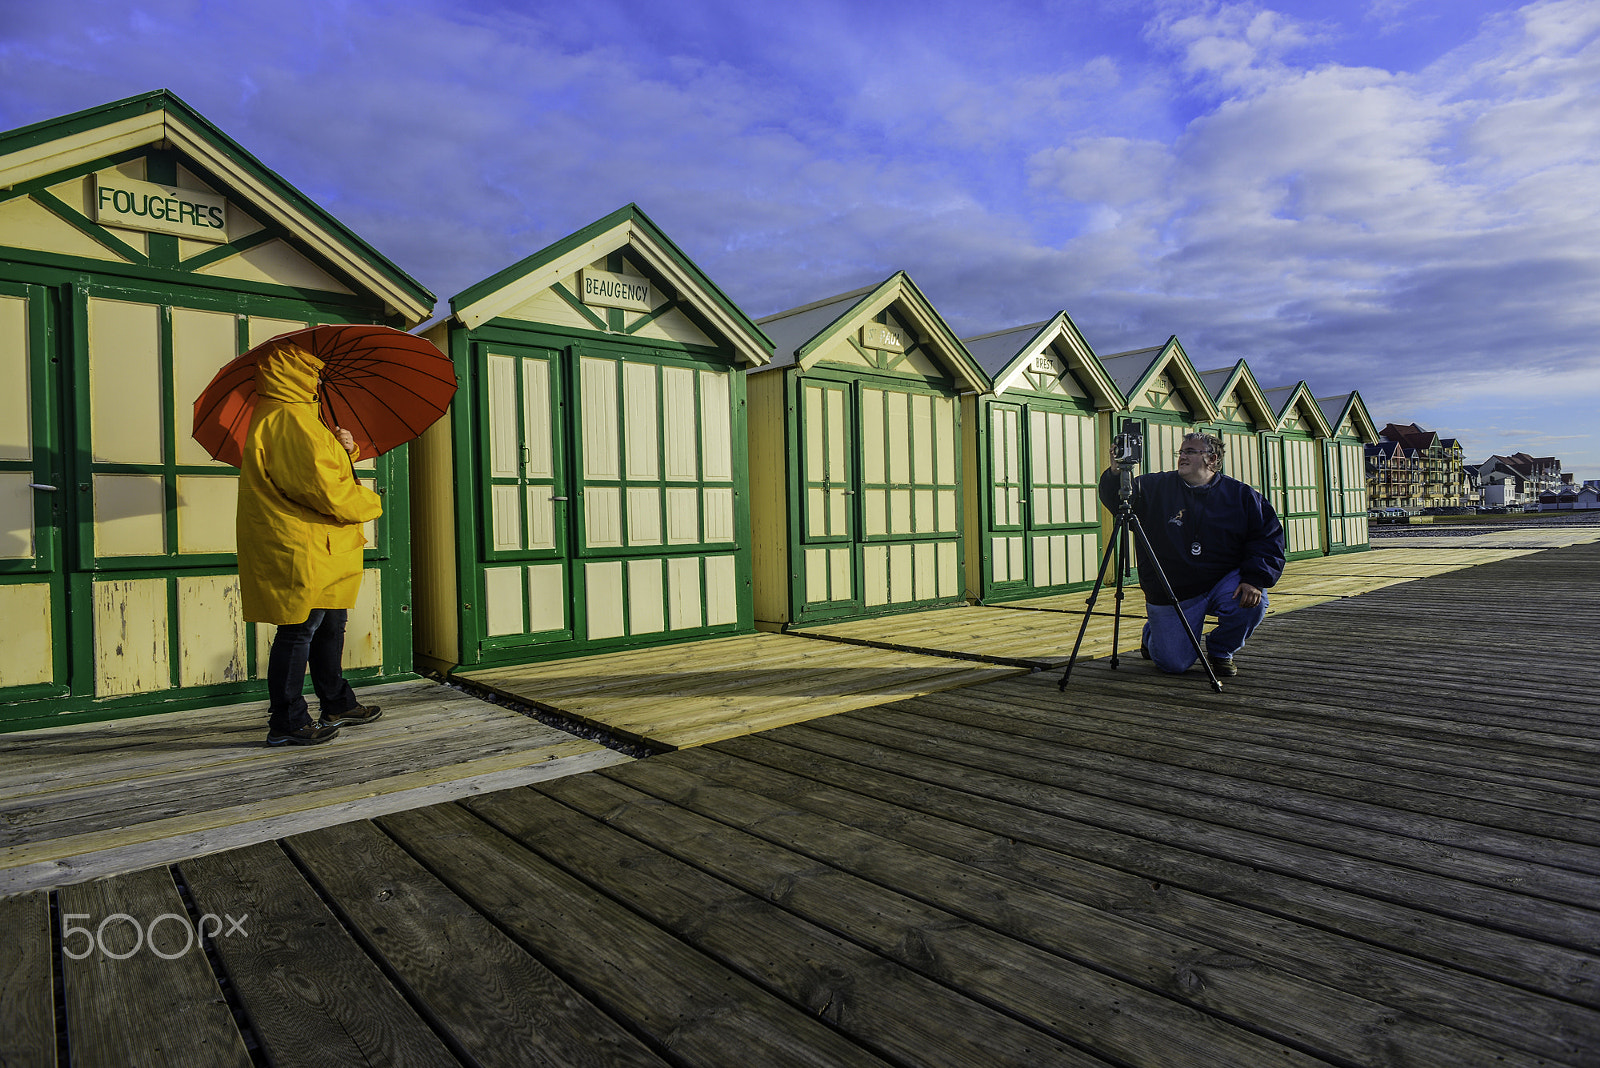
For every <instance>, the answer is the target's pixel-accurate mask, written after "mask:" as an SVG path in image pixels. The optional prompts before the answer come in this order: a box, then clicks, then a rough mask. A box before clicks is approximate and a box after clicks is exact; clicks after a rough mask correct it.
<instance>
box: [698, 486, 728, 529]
mask: <svg viewBox="0 0 1600 1068" xmlns="http://www.w3.org/2000/svg"><path fill="white" fill-rule="evenodd" d="M701 500H702V501H704V509H705V512H704V515H705V519H704V522H705V531H704V534H703V537H704V539H705V540H706V541H709V542H718V541H732V540H733V539H734V524H733V488H732V487H719V486H708V487H706V488H705V489H704V490H702V491H701Z"/></svg>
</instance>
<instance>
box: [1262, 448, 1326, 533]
mask: <svg viewBox="0 0 1600 1068" xmlns="http://www.w3.org/2000/svg"><path fill="white" fill-rule="evenodd" d="M1263 442H1264V448H1265V451H1266V461H1267V471H1266V476H1267V488H1268V491H1269V492H1268V493H1267V500H1269V501H1271V502H1272V507H1273V509H1274V510H1275V511H1276V512H1277V513H1278V520H1279V522H1281V523H1282V524H1283V534H1284V548H1285V550H1286V552H1287V553H1288V555H1289V556H1290V557H1295V556H1302V557H1303V556H1311V555H1314V554H1317V553H1320V552H1321V551H1322V529H1321V527H1322V518H1321V515H1320V513H1319V512H1318V510H1317V492H1318V491H1317V470H1316V469H1317V452H1316V442H1315V441H1313V440H1311V439H1310V438H1307V437H1301V436H1299V435H1295V434H1267V435H1265V436H1264V437H1263Z"/></svg>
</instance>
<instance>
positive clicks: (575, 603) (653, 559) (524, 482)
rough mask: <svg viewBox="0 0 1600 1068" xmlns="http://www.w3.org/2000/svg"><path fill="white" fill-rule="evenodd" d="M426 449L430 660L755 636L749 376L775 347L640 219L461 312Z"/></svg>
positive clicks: (609, 222)
mask: <svg viewBox="0 0 1600 1068" xmlns="http://www.w3.org/2000/svg"><path fill="white" fill-rule="evenodd" d="M424 333H425V335H426V336H427V337H429V338H430V339H431V340H433V341H434V343H435V344H437V345H439V347H440V348H442V349H444V350H445V351H446V352H448V353H449V354H450V357H451V359H452V360H454V362H455V365H456V368H457V371H458V374H459V376H460V379H461V390H460V392H459V393H458V394H457V395H456V401H455V404H454V406H453V409H452V412H451V414H450V416H449V417H448V418H447V419H445V420H441V421H440V422H439V423H438V424H436V425H435V426H434V427H433V428H432V429H431V430H429V432H428V433H427V434H425V435H424V436H423V437H422V439H421V440H420V441H419V442H418V443H416V444H414V445H413V451H414V456H415V464H416V469H415V477H414V480H413V492H414V503H415V509H414V514H415V523H416V532H415V540H416V552H417V609H418V625H417V631H416V633H417V655H418V663H419V664H423V665H427V666H430V667H433V668H436V669H441V670H448V669H450V668H453V667H456V666H457V665H460V666H463V667H478V666H493V665H499V664H518V663H528V662H531V661H535V660H544V659H552V658H557V657H566V656H573V655H578V654H583V653H591V652H603V651H607V650H613V649H619V648H626V647H630V646H637V645H645V644H658V643H665V642H674V641H684V640H687V639H692V638H703V637H708V636H713V635H724V634H734V633H740V632H745V631H750V630H752V629H753V622H752V620H753V616H752V606H751V597H750V567H751V562H750V518H749V515H750V513H749V501H748V498H747V485H748V466H747V458H746V451H745V419H746V412H745V379H744V375H743V373H742V372H743V370H744V369H745V368H748V367H753V366H761V365H764V364H766V363H767V362H768V361H769V360H770V359H771V351H772V349H771V342H769V341H768V340H767V338H766V336H765V335H764V334H763V333H762V332H761V330H760V329H759V328H758V327H757V326H756V325H755V324H754V323H753V322H751V321H750V319H749V318H748V317H747V316H746V315H745V314H744V312H742V311H740V310H739V308H738V306H737V305H735V304H734V302H733V301H731V300H730V299H728V297H727V296H726V295H725V294H724V293H723V292H722V291H721V290H720V289H718V288H717V287H716V286H715V285H714V284H713V283H712V282H711V280H710V279H709V278H707V277H706V275H705V274H704V272H702V271H701V270H700V268H699V267H697V266H696V265H695V264H694V262H693V261H692V260H690V259H689V257H688V256H686V255H684V253H683V251H682V250H681V249H679V248H678V247H677V246H676V245H675V244H673V243H672V241H671V240H670V239H669V238H668V237H667V236H666V235H665V234H664V233H662V231H661V230H660V228H659V227H657V226H656V225H655V223H654V222H652V221H651V220H650V218H649V217H648V216H647V215H645V213H644V212H643V211H641V210H639V208H637V207H636V206H634V205H631V204H630V205H628V206H627V207H625V208H622V209H620V210H618V211H616V212H613V213H612V214H610V215H608V216H606V217H605V218H603V219H601V220H599V221H598V222H596V223H594V224H593V225H591V226H588V227H585V228H584V229H582V230H579V231H578V232H577V233H574V234H572V235H571V236H569V237H567V238H565V239H564V240H562V241H559V242H557V243H555V244H553V245H551V246H550V247H549V248H546V249H544V250H543V251H540V252H537V253H535V254H533V255H532V256H529V257H528V258H527V259H525V260H523V261H521V262H520V263H517V264H514V265H513V266H511V267H508V268H506V269H505V270H503V271H501V272H499V273H498V274H496V275H494V276H493V277H491V278H488V279H485V280H484V281H482V282H480V283H478V284H477V285H474V286H472V287H470V288H468V289H466V290H464V291H463V292H461V293H459V294H457V295H456V296H454V297H452V298H451V300H450V315H449V317H448V318H446V319H444V320H442V321H440V322H438V323H436V324H433V325H432V326H430V327H429V328H428V329H427V330H425V331H424Z"/></svg>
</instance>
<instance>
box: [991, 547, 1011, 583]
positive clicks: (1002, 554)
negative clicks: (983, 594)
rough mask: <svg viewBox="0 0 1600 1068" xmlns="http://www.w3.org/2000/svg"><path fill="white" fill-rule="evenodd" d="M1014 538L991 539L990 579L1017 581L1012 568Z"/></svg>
mask: <svg viewBox="0 0 1600 1068" xmlns="http://www.w3.org/2000/svg"><path fill="white" fill-rule="evenodd" d="M1014 540H1016V539H1013V538H1009V537H1000V538H990V539H989V581H991V582H1014V581H1016V576H1015V575H1013V573H1012V568H1011V543H1012V541H1014Z"/></svg>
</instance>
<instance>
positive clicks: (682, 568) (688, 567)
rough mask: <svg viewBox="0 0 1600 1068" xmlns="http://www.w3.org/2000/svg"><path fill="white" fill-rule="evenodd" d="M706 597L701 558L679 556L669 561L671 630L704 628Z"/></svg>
mask: <svg viewBox="0 0 1600 1068" xmlns="http://www.w3.org/2000/svg"><path fill="white" fill-rule="evenodd" d="M704 597H705V594H704V592H703V591H702V589H701V586H700V558H699V557H698V556H678V557H673V558H672V559H670V560H668V561H667V626H668V627H670V628H671V629H673V630H691V629H693V628H696V627H701V626H704V625H705V623H704V620H705V614H704V611H703V601H704Z"/></svg>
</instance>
